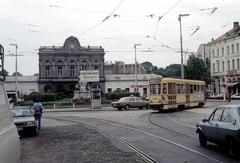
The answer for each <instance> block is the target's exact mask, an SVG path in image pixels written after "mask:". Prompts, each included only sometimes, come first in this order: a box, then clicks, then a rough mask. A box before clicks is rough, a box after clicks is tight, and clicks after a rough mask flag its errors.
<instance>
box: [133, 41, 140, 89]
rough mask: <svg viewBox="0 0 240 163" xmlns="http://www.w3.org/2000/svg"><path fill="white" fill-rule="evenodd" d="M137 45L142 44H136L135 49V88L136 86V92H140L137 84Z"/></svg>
mask: <svg viewBox="0 0 240 163" xmlns="http://www.w3.org/2000/svg"><path fill="white" fill-rule="evenodd" d="M137 46H141V44H134V50H135V88H134V92H138V85H137Z"/></svg>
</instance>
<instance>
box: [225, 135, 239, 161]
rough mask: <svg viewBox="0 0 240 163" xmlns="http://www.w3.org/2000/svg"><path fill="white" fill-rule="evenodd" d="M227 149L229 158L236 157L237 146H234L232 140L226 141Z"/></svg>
mask: <svg viewBox="0 0 240 163" xmlns="http://www.w3.org/2000/svg"><path fill="white" fill-rule="evenodd" d="M227 149H228V153H229V155H230V156H232V157H236V156H237V155H238V153H237V145H236V143H235V141H234V140H232V139H230V140H228V142H227Z"/></svg>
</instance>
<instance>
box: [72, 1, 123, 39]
mask: <svg viewBox="0 0 240 163" xmlns="http://www.w3.org/2000/svg"><path fill="white" fill-rule="evenodd" d="M123 1H124V0H121V1H120V3H119V4H118V5H117V6H116V7H115V8H114V9H113V11H112V12H110V14H109V15H108V16H106V17H105V18H104V19H103V20H102V21H101V22H99V23H97V24H95V25H93V26H92V27H90V28H88V29H87V30H85V31H84V32H82V33H80V35H78V36H77V37H80V36H82V35H83V34H85V33H87V32H89V31H91V30H93V29H95V28H97V27H98V26H100V25H101V24H102V23H104V22H105V21H106V20H108V19H109V18H110V17H111V16H113V15H114V13H115V11H116V10H117V9H118V8H119V7H120V6H121V4H122V3H123Z"/></svg>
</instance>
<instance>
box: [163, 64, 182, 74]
mask: <svg viewBox="0 0 240 163" xmlns="http://www.w3.org/2000/svg"><path fill="white" fill-rule="evenodd" d="M163 75H164V76H166V77H180V76H181V65H180V64H171V65H169V66H167V67H166V68H165V70H164V74H163Z"/></svg>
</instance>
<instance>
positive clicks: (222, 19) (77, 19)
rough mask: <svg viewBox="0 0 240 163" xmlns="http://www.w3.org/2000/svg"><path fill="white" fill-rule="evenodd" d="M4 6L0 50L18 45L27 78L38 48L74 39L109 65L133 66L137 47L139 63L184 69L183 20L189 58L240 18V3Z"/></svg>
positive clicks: (137, 0) (9, 64)
mask: <svg viewBox="0 0 240 163" xmlns="http://www.w3.org/2000/svg"><path fill="white" fill-rule="evenodd" d="M0 6H1V10H0V44H2V45H3V46H4V48H5V53H6V54H9V53H13V52H15V49H14V47H13V46H10V45H9V44H11V43H14V44H18V51H19V55H23V56H19V59H18V69H19V72H21V73H23V74H24V75H33V74H34V73H37V72H38V55H37V52H38V50H37V49H38V48H39V47H40V46H52V45H55V46H62V45H63V43H64V41H65V39H66V38H67V37H69V36H71V35H72V36H75V37H77V38H78V39H79V42H80V44H81V45H82V46H87V45H91V46H102V47H103V48H104V49H105V51H106V54H105V61H112V62H114V61H124V62H125V63H133V62H134V48H133V46H134V44H136V43H139V44H142V45H141V46H139V47H137V60H138V61H139V62H144V61H150V62H152V63H153V64H154V65H157V66H161V67H165V66H167V65H169V64H172V63H180V54H179V53H176V51H179V49H180V43H179V22H178V15H179V14H185V13H187V14H190V16H188V17H183V18H182V25H183V27H182V28H183V46H184V49H188V50H189V51H191V52H194V51H196V50H197V48H198V46H199V44H201V43H206V42H208V41H210V40H211V38H216V37H218V36H220V35H221V34H223V33H224V32H226V31H228V30H229V29H231V28H232V24H233V22H234V21H239V16H240V10H239V8H240V1H239V0H199V1H195V0H194V1H193V0H101V1H100V0H87V1H86V0H67V1H66V0H41V1H40V0H0ZM159 17H162V18H161V19H160V20H159ZM198 27H200V28H199V30H198V31H197V32H196V33H194V34H193V35H192V36H191V34H192V33H193V32H194V31H195V30H196V29H197V28H198ZM146 51H151V52H146ZM5 68H6V69H7V71H9V72H10V74H12V73H13V72H14V71H15V58H14V57H10V56H6V59H5Z"/></svg>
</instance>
